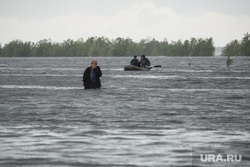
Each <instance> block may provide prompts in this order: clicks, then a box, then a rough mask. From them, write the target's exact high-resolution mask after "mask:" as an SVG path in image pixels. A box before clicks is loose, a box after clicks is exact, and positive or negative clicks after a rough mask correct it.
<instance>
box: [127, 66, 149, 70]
mask: <svg viewBox="0 0 250 167" xmlns="http://www.w3.org/2000/svg"><path fill="white" fill-rule="evenodd" d="M151 69H152V67H148V66H146V67H138V66H133V65H127V66H125V67H124V70H125V71H144V70H151Z"/></svg>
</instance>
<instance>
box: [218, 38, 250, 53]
mask: <svg viewBox="0 0 250 167" xmlns="http://www.w3.org/2000/svg"><path fill="white" fill-rule="evenodd" d="M229 54H230V55H233V56H250V34H248V33H246V34H244V37H243V38H242V40H241V41H238V40H233V41H231V42H230V43H228V44H227V45H226V46H225V47H223V48H222V54H221V55H222V56H227V55H229Z"/></svg>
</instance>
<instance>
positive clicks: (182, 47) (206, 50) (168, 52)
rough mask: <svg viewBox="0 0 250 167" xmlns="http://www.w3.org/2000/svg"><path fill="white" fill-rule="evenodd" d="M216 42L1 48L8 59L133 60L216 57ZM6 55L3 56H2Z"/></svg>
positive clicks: (97, 41)
mask: <svg viewBox="0 0 250 167" xmlns="http://www.w3.org/2000/svg"><path fill="white" fill-rule="evenodd" d="M213 45H214V44H213V39H212V38H208V39H201V38H199V39H195V38H191V40H190V41H189V40H185V41H184V42H182V41H180V40H178V41H176V42H175V41H172V42H171V43H170V44H169V43H168V41H167V39H165V40H164V41H157V40H155V39H150V38H148V39H142V40H141V41H139V42H134V41H133V40H132V39H130V38H116V39H114V40H109V39H108V38H105V37H91V38H88V39H87V40H86V41H84V40H83V39H82V38H80V39H78V40H77V41H74V40H72V39H67V40H64V41H63V42H62V43H55V42H52V41H51V39H44V40H40V41H38V42H37V43H32V42H25V43H24V42H22V41H20V40H14V41H12V42H10V43H8V44H6V45H5V46H4V47H3V48H2V47H1V45H0V55H1V56H5V57H30V56H32V57H59V56H60V57H73V56H74V57H80V56H82V57H101V56H102V57H106V56H117V57H121V56H133V55H141V54H145V55H148V56H158V55H165V56H213V55H214V50H215V48H214V46H213ZM1 52H2V53H1Z"/></svg>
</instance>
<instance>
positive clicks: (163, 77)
mask: <svg viewBox="0 0 250 167" xmlns="http://www.w3.org/2000/svg"><path fill="white" fill-rule="evenodd" d="M106 76H108V77H111V78H137V79H169V78H179V76H155V75H106Z"/></svg>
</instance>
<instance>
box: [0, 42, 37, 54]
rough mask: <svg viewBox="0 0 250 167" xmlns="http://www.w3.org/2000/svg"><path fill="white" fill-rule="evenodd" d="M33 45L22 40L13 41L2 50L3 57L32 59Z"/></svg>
mask: <svg viewBox="0 0 250 167" xmlns="http://www.w3.org/2000/svg"><path fill="white" fill-rule="evenodd" d="M33 45H34V44H33V43H31V42H25V43H24V42H22V41H20V40H15V41H12V42H10V43H8V44H6V45H5V46H4V47H3V48H2V49H1V50H2V54H1V56H4V57H30V56H31V55H32V54H31V52H32V47H33Z"/></svg>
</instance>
